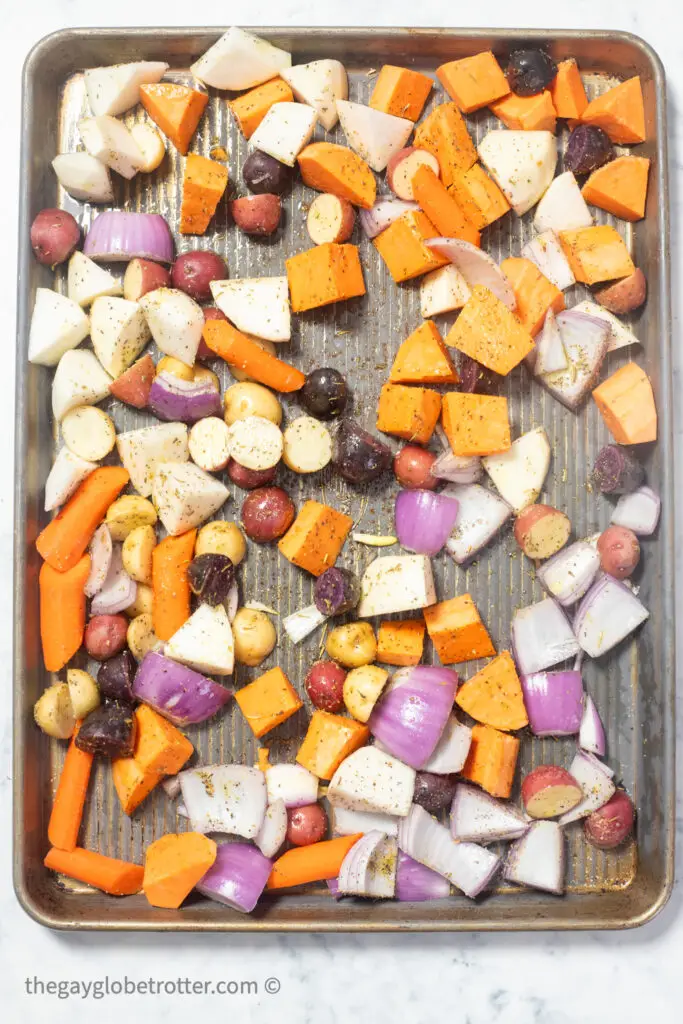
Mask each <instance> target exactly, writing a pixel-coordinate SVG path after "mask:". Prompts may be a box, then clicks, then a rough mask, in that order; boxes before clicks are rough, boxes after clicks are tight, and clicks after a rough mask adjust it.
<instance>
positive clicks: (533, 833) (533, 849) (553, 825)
mask: <svg viewBox="0 0 683 1024" xmlns="http://www.w3.org/2000/svg"><path fill="white" fill-rule="evenodd" d="M564 871H565V853H564V836H563V834H562V829H561V828H560V826H559V825H558V823H557V822H556V821H535V822H534V823H533V824H532V825H531V826H530V828H529V831H528V832H527V833H526V835H524V836H522V838H521V839H518V840H517V842H516V843H513V844H512V846H511V847H510V849H509V851H508V855H507V859H506V861H505V868H504V869H503V877H504V878H505V880H506V881H508V882H515V883H516V884H517V885H526V886H529V888H531V889H542V890H543V892H552V893H555V895H557V896H561V895H562V893H563V892H564Z"/></svg>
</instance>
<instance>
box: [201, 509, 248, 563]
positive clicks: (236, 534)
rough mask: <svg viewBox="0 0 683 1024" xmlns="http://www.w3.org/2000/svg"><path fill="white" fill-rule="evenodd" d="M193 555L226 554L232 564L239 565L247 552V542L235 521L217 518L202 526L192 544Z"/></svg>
mask: <svg viewBox="0 0 683 1024" xmlns="http://www.w3.org/2000/svg"><path fill="white" fill-rule="evenodd" d="M194 553H195V555H227V557H228V558H229V559H230V561H231V562H232V564H233V565H239V564H240V562H241V561H242V559H243V558H244V556H245V555H246V553H247V542H246V539H245V537H244V534H243V533H242V531H241V530H240V528H239V526H237V524H236V523H228V522H226V521H225V520H224V519H217V520H216V521H215V522H213V523H207V524H206V526H202V528H201V530H200V531H199V533H198V534H197V542H196V544H195V546H194Z"/></svg>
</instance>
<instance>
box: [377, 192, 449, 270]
mask: <svg viewBox="0 0 683 1024" xmlns="http://www.w3.org/2000/svg"><path fill="white" fill-rule="evenodd" d="M437 237H438V232H437V230H436V228H435V227H434V225H433V224H432V222H431V221H430V219H429V217H427V216H426V215H425V214H424V213H422V211H421V210H415V211H413V210H410V211H409V212H408V213H404V214H403V216H401V217H397V219H396V220H395V221H394V222H393V224H390V225H389V227H388V228H386V229H385V230H384V231H383V232H382V233H381V234H380V235H377V237H376V238H375V239H374V240H373V242H374V245H375V248H376V249H377V252H378V253H379V254H380V256H381V257H382V259H383V260H384V262H385V263H386V265H387V267H388V269H389V273H390V274H391V276H392V277H393V279H394V281H396V283H397V284H398V283H400V282H401V281H409V280H410V279H411V278H413V277H420V275H421V274H427V273H429V271H430V270H436V269H437V267H443V266H445V264H446V263H448V260H447V259H446V257H445V256H439V254H438V253H436V252H433V251H432V250H431V249H428V248H427V246H426V245H425V244H424V243H425V239H426V238H437Z"/></svg>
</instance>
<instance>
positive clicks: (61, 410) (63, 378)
mask: <svg viewBox="0 0 683 1024" xmlns="http://www.w3.org/2000/svg"><path fill="white" fill-rule="evenodd" d="M111 381H112V379H111V377H110V376H109V374H108V373H107V372H106V371H105V370H103V369H102V366H101V365H100V363H99V362H98V360H97V359H96V357H95V356H94V355H93V353H92V352H91V351H90V349H87V348H76V349H71V351H69V352H65V353H64V355H63V356H62V358H61V359H60V360H59V363H58V365H57V369H56V370H55V375H54V377H53V378H52V415H53V416H54V418H55V419H56V420H57V422H58V423H59V421H60V420H62V419H63V418H64V416H66V414H67V413H68V412H69V411H70V410H71V409H75V408H76V407H77V406H79V405H96V404H97V403H98V402H101V401H102V399H103V398H106V397H107V395H108V394H109V385H110V384H111Z"/></svg>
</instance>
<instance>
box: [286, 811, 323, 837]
mask: <svg viewBox="0 0 683 1024" xmlns="http://www.w3.org/2000/svg"><path fill="white" fill-rule="evenodd" d="M326 834H327V815H326V814H325V812H324V810H323V809H322V807H321V806H320V804H306V806H305V807H290V808H288V810H287V839H288V840H289V842H290V843H292V845H293V846H310V845H311V843H319V842H320V840H321V839H324V838H325V835H326Z"/></svg>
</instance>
